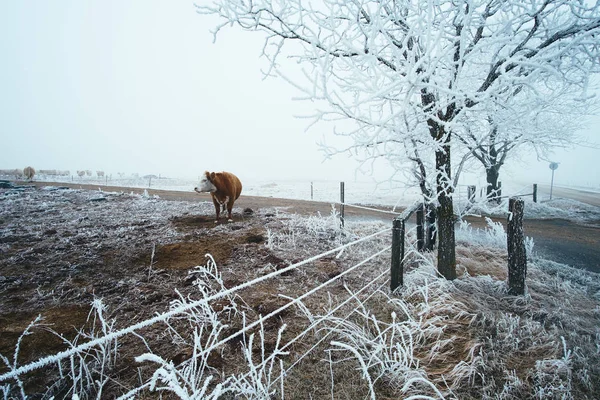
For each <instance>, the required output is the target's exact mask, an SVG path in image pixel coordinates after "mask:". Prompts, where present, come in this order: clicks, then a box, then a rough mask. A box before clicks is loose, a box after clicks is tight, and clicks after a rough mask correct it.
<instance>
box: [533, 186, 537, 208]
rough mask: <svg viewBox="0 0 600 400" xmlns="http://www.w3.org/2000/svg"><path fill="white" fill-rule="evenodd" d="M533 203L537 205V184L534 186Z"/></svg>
mask: <svg viewBox="0 0 600 400" xmlns="http://www.w3.org/2000/svg"><path fill="white" fill-rule="evenodd" d="M533 202H534V203H537V183H534V184H533Z"/></svg>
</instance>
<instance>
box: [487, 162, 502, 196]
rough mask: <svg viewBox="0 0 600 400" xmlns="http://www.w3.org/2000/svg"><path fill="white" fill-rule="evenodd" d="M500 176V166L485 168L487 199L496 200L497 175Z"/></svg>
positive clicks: (497, 192)
mask: <svg viewBox="0 0 600 400" xmlns="http://www.w3.org/2000/svg"><path fill="white" fill-rule="evenodd" d="M499 176H500V168H499V167H498V166H492V167H488V168H486V169H485V177H486V181H487V199H488V201H498V200H499V199H498V197H499V196H500V195H499V187H498V177H499Z"/></svg>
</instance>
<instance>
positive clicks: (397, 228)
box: [390, 218, 404, 292]
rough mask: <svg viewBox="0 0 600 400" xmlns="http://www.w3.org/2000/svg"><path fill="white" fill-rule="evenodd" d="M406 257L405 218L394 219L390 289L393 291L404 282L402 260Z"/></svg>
mask: <svg viewBox="0 0 600 400" xmlns="http://www.w3.org/2000/svg"><path fill="white" fill-rule="evenodd" d="M403 259H404V220H401V219H397V218H395V219H394V222H393V223H392V265H391V271H390V272H391V280H390V290H391V291H392V292H393V291H394V290H396V289H397V288H398V286H402V285H403V284H404V276H403V267H402V260H403Z"/></svg>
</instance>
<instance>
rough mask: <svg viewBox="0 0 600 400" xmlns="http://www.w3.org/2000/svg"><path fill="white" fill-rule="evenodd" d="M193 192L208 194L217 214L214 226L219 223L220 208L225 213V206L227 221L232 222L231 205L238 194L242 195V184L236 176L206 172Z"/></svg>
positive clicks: (227, 173)
mask: <svg viewBox="0 0 600 400" xmlns="http://www.w3.org/2000/svg"><path fill="white" fill-rule="evenodd" d="M194 190H195V191H196V192H198V193H202V192H210V195H211V196H212V200H213V204H214V205H215V211H216V212H217V220H216V221H215V224H216V223H218V222H219V215H220V214H221V207H222V211H223V212H225V206H227V213H228V221H229V222H233V219H232V217H231V209H232V208H233V203H235V201H236V200H237V199H238V198H239V197H240V193H242V182H240V180H239V179H238V177H237V176H235V175H234V174H232V173H230V172H208V171H206V172H204V175H202V178H201V179H200V183H199V184H198V186H197V187H195V188H194Z"/></svg>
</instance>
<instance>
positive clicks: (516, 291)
mask: <svg viewBox="0 0 600 400" xmlns="http://www.w3.org/2000/svg"><path fill="white" fill-rule="evenodd" d="M524 209H525V201H523V199H520V198H517V197H511V198H510V199H509V200H508V224H507V228H506V241H507V243H506V244H507V248H508V293H509V294H511V295H515V296H517V295H523V294H525V278H526V276H527V254H526V251H525V237H524V235H523V211H524Z"/></svg>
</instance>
